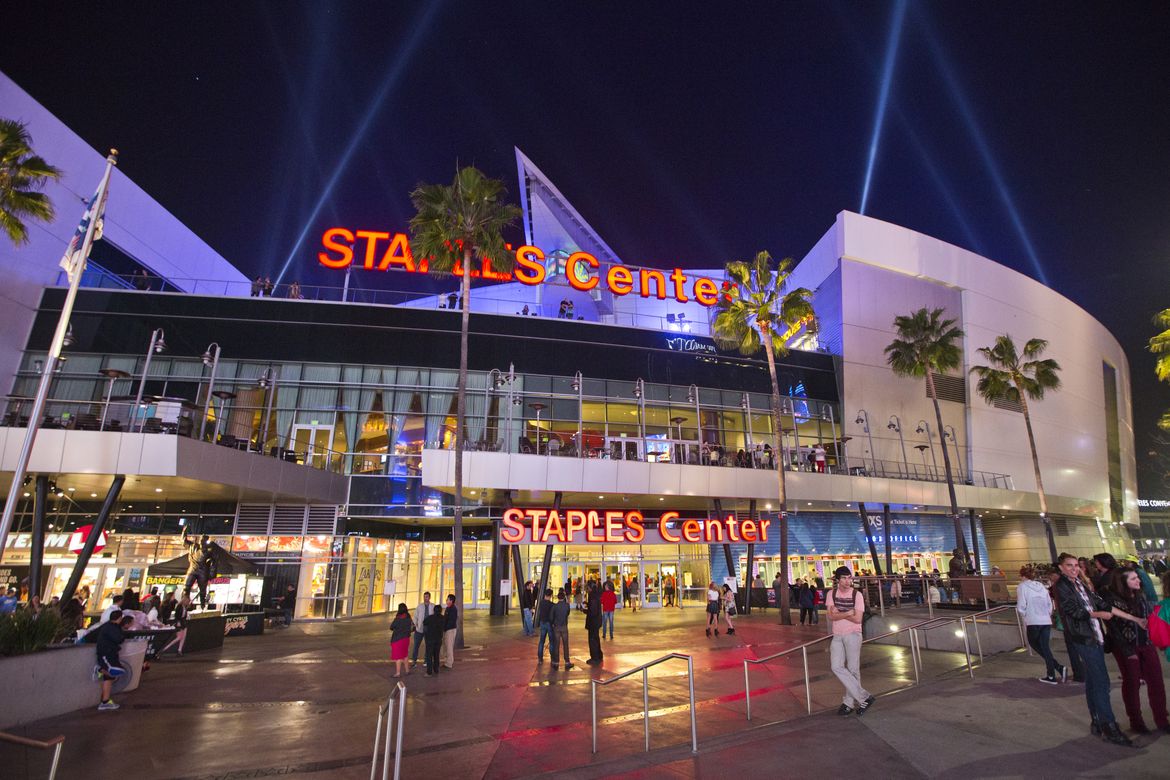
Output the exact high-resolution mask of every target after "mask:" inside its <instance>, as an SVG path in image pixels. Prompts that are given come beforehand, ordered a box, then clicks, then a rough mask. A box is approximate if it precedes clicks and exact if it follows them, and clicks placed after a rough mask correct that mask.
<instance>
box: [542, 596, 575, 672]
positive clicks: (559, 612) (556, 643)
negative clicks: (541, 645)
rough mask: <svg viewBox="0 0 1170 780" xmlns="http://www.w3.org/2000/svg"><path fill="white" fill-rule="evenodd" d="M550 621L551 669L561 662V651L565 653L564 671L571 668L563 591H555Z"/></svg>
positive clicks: (567, 602)
mask: <svg viewBox="0 0 1170 780" xmlns="http://www.w3.org/2000/svg"><path fill="white" fill-rule="evenodd" d="M549 617H550V618H551V621H552V630H553V640H552V644H551V645H549V648H548V652H549V654H550V655H551V656H552V668H553V669H556V668H557V664H559V663H560V662H561V658H560V656H561V649H562V648H563V649H564V653H565V671H566V672H567V671H569V670H570V669H572V668H573V664H571V663H570V662H569V601H568V599H567V598H566V596H565V589H564V588H561V589H560V590H558V591H557V603H556V604H554V605H553V606H552V608H551V609H550V610H549Z"/></svg>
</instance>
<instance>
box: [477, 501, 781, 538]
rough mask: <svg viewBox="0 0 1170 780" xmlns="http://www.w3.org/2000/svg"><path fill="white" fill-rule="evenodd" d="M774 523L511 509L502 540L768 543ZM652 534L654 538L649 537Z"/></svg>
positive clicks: (675, 514) (635, 513) (673, 515)
mask: <svg viewBox="0 0 1170 780" xmlns="http://www.w3.org/2000/svg"><path fill="white" fill-rule="evenodd" d="M771 524H772V521H771V520H766V519H760V520H752V519H739V518H736V516H735V515H733V514H732V515H727V516H726V517H722V518H719V517H717V518H700V519H682V518H681V517H680V516H679V513H678V512H663V513H662V514H661V515H660V516H659V517H658V519H657V520H654V519H647V518H646V517H645V516H643V514H642V513H641V512H639V511H637V510H629V511H625V510H598V509H589V510H580V509H569V510H565V511H560V512H558V511H556V510H555V509H508V510H506V511H505V512H504V517H503V527H502V528H501V529H500V540H501V541H502V542H504V543H505V544H651V543H655V544H657V543H666V544H714V543H718V542H752V543H761V542H766V541H768V526H770V525H771ZM648 532H649V533H650V534H652V537H651V538H648V537H647V533H648Z"/></svg>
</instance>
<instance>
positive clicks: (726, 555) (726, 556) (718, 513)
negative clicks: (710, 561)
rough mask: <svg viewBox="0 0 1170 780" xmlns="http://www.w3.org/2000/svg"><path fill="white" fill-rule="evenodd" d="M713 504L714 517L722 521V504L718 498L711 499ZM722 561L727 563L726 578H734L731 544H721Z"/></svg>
mask: <svg viewBox="0 0 1170 780" xmlns="http://www.w3.org/2000/svg"><path fill="white" fill-rule="evenodd" d="M712 501H713V502H714V504H715V517H717V518H719V519H720V520H722V519H723V502H722V501H720V500H719V499H718V498H715V499H712ZM723 560H724V561H726V562H727V576H728V577H735V559H734V558H732V557H731V544H730V543H728V542H724V543H723Z"/></svg>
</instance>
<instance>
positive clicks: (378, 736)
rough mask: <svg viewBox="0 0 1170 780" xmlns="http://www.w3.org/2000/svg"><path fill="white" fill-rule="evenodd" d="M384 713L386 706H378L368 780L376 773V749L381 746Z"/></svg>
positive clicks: (371, 779) (372, 779) (372, 778)
mask: <svg viewBox="0 0 1170 780" xmlns="http://www.w3.org/2000/svg"><path fill="white" fill-rule="evenodd" d="M385 713H386V705H385V704H379V705H378V725H377V726H375V727H374V757H373V758H372V759H371V760H370V780H374V774H375V773H376V772H377V771H378V747H379V746H380V745H381V744H382V717H383V715H384V714H385Z"/></svg>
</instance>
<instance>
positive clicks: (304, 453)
mask: <svg viewBox="0 0 1170 780" xmlns="http://www.w3.org/2000/svg"><path fill="white" fill-rule="evenodd" d="M292 438H293V440H292V449H293V451H294V452H296V453H297V455H298V457H297V460H300V461H302V462H303V463H304V464H305V465H306V466H312V467H313V468H317V469H324V468H325V467H326V466H327V465H328V460H329V451H330V449H331V445H332V443H333V426H332V425H294V426H293V429H292Z"/></svg>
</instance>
